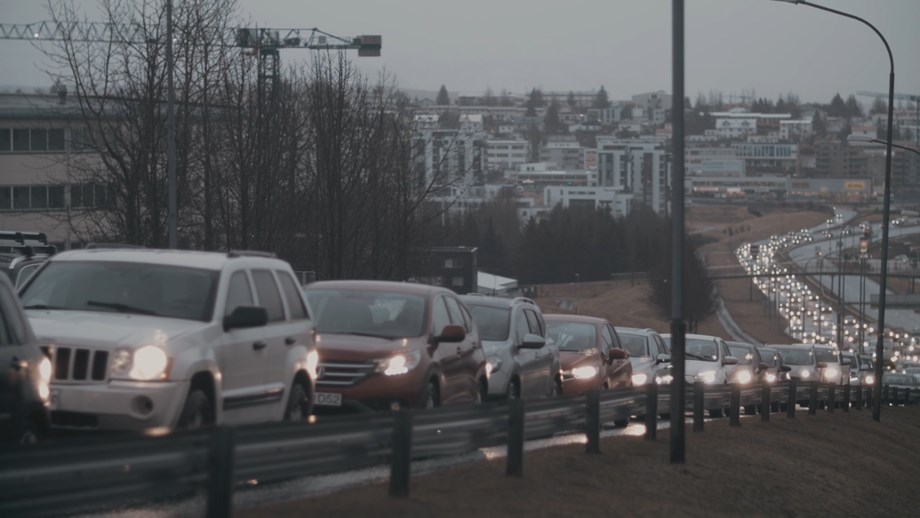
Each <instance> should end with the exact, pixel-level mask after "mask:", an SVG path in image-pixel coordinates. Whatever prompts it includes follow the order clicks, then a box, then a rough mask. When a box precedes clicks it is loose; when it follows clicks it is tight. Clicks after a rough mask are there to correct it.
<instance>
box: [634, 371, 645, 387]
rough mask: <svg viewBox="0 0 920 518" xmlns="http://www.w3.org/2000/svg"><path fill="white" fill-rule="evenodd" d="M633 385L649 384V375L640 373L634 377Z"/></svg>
mask: <svg viewBox="0 0 920 518" xmlns="http://www.w3.org/2000/svg"><path fill="white" fill-rule="evenodd" d="M632 382H633V385H645V384H646V382H648V374H646V373H644V372H640V373H639V374H633V375H632Z"/></svg>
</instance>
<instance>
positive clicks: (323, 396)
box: [316, 392, 342, 406]
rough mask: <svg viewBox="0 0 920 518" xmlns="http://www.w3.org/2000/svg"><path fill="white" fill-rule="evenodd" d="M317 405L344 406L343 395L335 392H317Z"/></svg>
mask: <svg viewBox="0 0 920 518" xmlns="http://www.w3.org/2000/svg"><path fill="white" fill-rule="evenodd" d="M316 405H317V406H342V395H341V394H337V393H335V392H317V393H316Z"/></svg>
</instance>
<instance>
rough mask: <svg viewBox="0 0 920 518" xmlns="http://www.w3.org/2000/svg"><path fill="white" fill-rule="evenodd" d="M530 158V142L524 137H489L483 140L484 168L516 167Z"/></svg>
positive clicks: (499, 169) (497, 169)
mask: <svg viewBox="0 0 920 518" xmlns="http://www.w3.org/2000/svg"><path fill="white" fill-rule="evenodd" d="M529 158H530V144H529V143H528V142H527V141H526V140H524V139H489V140H487V141H486V142H485V169H486V170H488V171H504V170H507V169H517V168H518V167H519V166H521V165H523V164H526V163H527V161H528V160H529Z"/></svg>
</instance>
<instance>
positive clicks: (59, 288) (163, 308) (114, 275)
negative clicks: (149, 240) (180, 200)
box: [20, 261, 219, 321]
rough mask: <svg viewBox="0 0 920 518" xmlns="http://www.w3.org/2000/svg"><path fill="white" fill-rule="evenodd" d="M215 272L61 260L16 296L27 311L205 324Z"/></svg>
mask: <svg viewBox="0 0 920 518" xmlns="http://www.w3.org/2000/svg"><path fill="white" fill-rule="evenodd" d="M218 275H219V272H217V271H212V270H202V269H198V268H186V267H182V266H170V265H160V264H142V263H123V262H104V261H92V262H90V261H85V262H84V261H80V262H77V261H61V262H54V263H51V264H49V265H48V266H47V267H46V268H45V269H43V270H42V271H41V272H40V273H38V274H37V276H36V277H35V278H34V279H32V282H30V283H29V284H28V286H27V287H26V288H25V290H24V291H23V292H22V293H20V298H21V299H22V305H23V307H25V308H26V309H65V310H75V311H94V312H98V311H107V312H116V313H134V314H140V315H155V316H162V317H170V318H183V319H188V320H199V321H208V320H210V319H211V315H212V313H213V307H214V295H215V293H214V292H215V288H216V286H217V278H218Z"/></svg>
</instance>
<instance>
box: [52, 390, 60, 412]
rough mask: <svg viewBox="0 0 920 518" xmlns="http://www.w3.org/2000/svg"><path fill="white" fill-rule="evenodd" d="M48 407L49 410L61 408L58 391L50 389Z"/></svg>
mask: <svg viewBox="0 0 920 518" xmlns="http://www.w3.org/2000/svg"><path fill="white" fill-rule="evenodd" d="M49 406H50V407H51V408H50V409H51V410H57V409H58V407H59V406H61V391H60V389H51V397H50V400H49Z"/></svg>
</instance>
